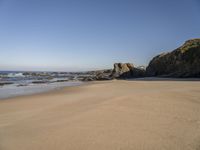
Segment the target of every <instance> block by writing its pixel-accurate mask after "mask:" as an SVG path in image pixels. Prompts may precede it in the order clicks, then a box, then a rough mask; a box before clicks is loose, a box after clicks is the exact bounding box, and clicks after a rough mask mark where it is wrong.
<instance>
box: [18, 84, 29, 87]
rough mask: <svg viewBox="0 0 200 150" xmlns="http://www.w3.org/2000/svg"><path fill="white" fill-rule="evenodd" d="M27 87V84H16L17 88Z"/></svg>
mask: <svg viewBox="0 0 200 150" xmlns="http://www.w3.org/2000/svg"><path fill="white" fill-rule="evenodd" d="M22 86H28V84H18V85H17V87H22Z"/></svg>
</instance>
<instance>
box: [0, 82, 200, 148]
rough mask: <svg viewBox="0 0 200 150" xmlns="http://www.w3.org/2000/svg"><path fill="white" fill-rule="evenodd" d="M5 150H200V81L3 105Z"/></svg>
mask: <svg viewBox="0 0 200 150" xmlns="http://www.w3.org/2000/svg"><path fill="white" fill-rule="evenodd" d="M0 150H200V82H199V81H108V82H97V83H95V84H90V85H83V86H79V87H68V88H65V89H62V90H59V91H54V92H49V93H43V94H39V95H32V96H23V97H18V98H12V99H7V100H1V101H0Z"/></svg>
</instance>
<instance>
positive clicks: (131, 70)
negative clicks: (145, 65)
mask: <svg viewBox="0 0 200 150" xmlns="http://www.w3.org/2000/svg"><path fill="white" fill-rule="evenodd" d="M144 74H145V70H144V69H141V68H135V67H134V65H133V64H130V63H115V64H114V69H113V72H112V74H111V76H112V78H125V79H126V78H136V77H143V76H144Z"/></svg>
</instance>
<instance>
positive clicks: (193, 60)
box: [146, 39, 200, 77]
mask: <svg viewBox="0 0 200 150" xmlns="http://www.w3.org/2000/svg"><path fill="white" fill-rule="evenodd" d="M146 75H147V76H166V77H200V39H192V40H188V41H186V42H185V43H184V44H183V45H182V46H181V47H179V48H177V49H175V50H174V51H172V52H170V53H163V54H160V55H158V56H156V57H154V58H153V59H152V60H151V61H150V63H149V65H148V67H147V69H146Z"/></svg>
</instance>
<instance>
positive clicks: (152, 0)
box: [0, 0, 200, 71]
mask: <svg viewBox="0 0 200 150" xmlns="http://www.w3.org/2000/svg"><path fill="white" fill-rule="evenodd" d="M199 37H200V0H0V70H52V71H79V70H92V69H102V68H111V67H112V65H113V63H115V62H132V63H134V64H136V65H147V64H148V62H149V60H150V59H151V58H152V57H153V56H155V55H157V54H159V53H161V52H165V51H169V50H173V49H175V48H177V47H178V46H180V45H181V44H182V43H183V42H184V41H185V40H188V39H190V38H199Z"/></svg>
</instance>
